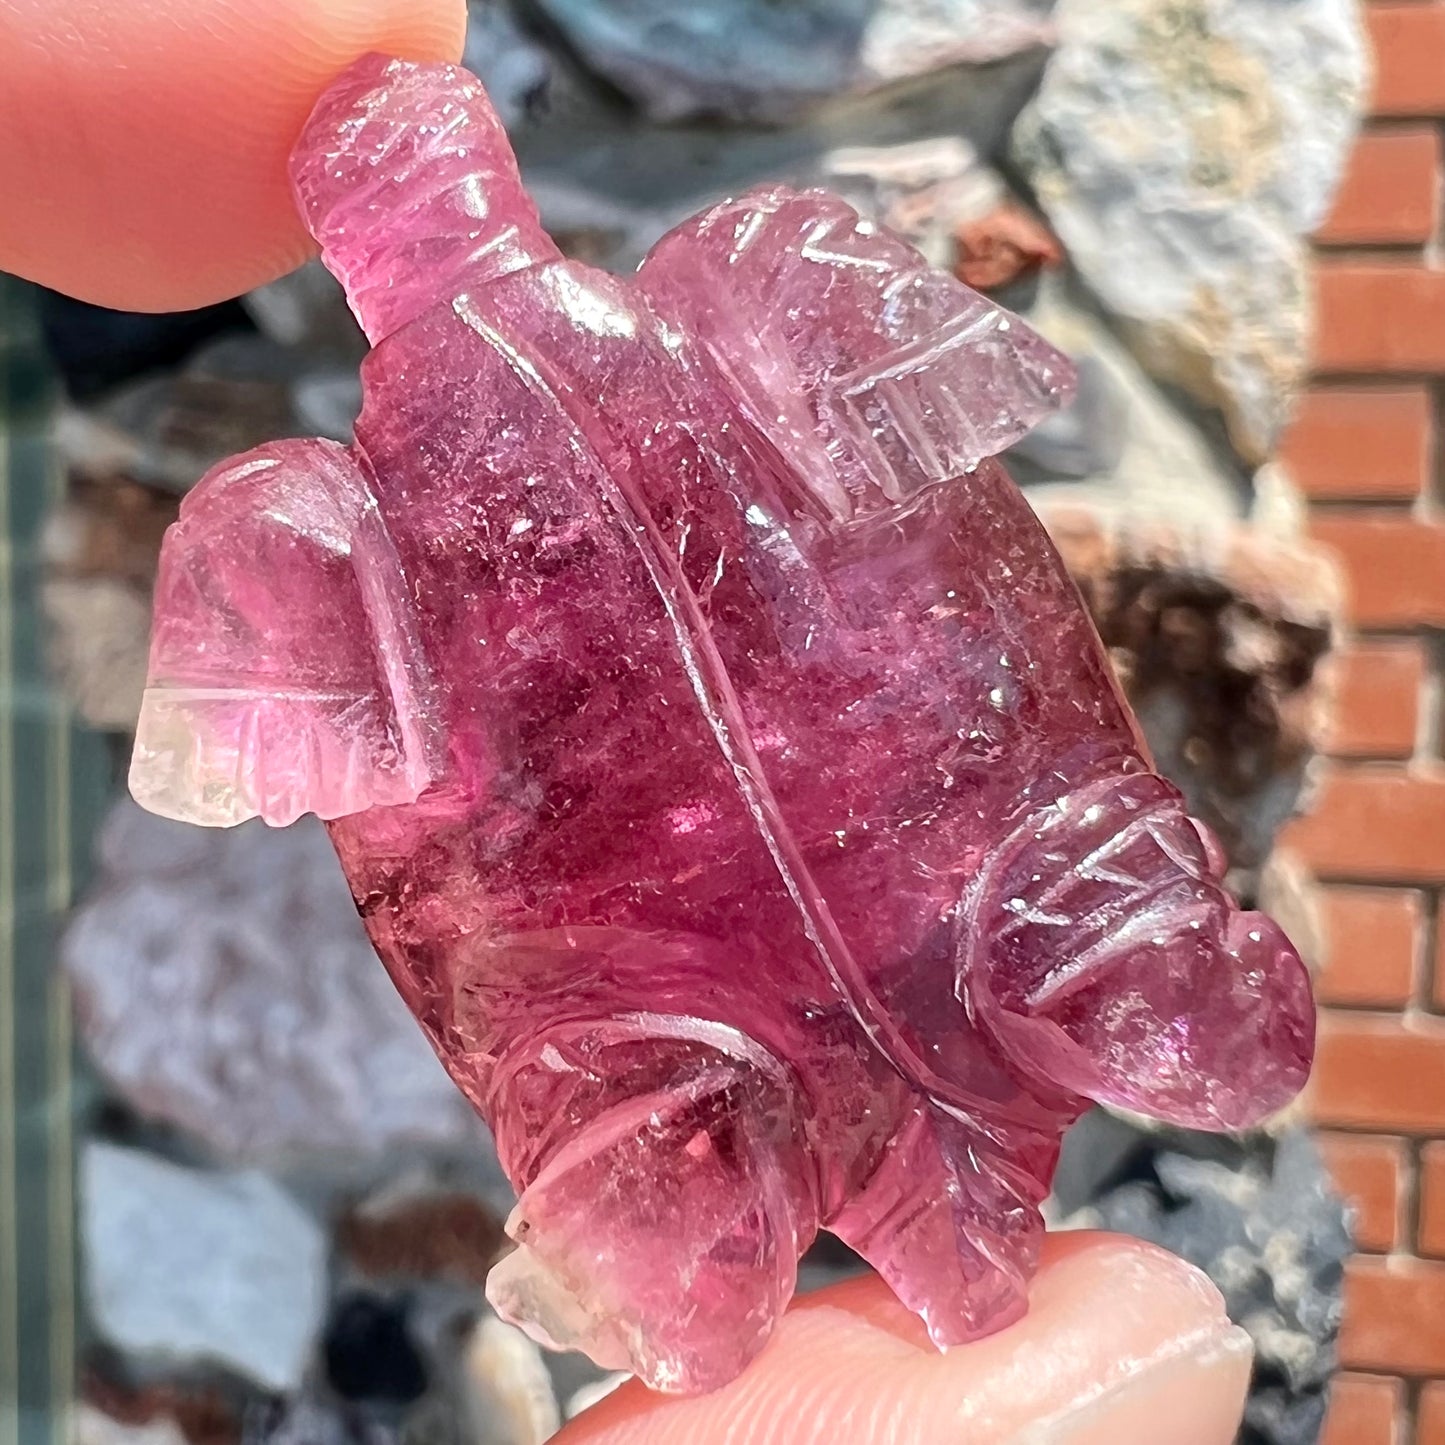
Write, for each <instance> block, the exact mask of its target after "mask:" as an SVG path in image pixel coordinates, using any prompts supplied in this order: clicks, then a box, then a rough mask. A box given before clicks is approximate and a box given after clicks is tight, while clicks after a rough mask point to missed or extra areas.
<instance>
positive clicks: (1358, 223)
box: [1315, 125, 1440, 246]
mask: <svg viewBox="0 0 1445 1445" xmlns="http://www.w3.org/2000/svg"><path fill="white" fill-rule="evenodd" d="M1439 214H1440V135H1439V132H1438V131H1436V130H1435V128H1434V127H1433V126H1423V125H1417V126H1403V127H1400V128H1398V129H1394V130H1388V131H1376V132H1373V133H1366V134H1365V135H1363V136H1361V137H1360V139H1359V141H1358V142H1357V143H1356V145H1355V149H1354V151H1353V153H1352V154H1351V156H1350V159H1349V163H1348V164H1347V165H1346V167H1345V174H1344V178H1343V179H1342V181H1341V182H1340V189H1339V191H1338V192H1337V193H1336V195H1335V204H1334V209H1333V210H1332V211H1331V212H1330V214H1329V217H1328V219H1327V220H1326V221H1325V223H1324V225H1323V226H1321V227H1320V229H1319V231H1318V232H1317V233H1316V236H1315V239H1316V240H1318V241H1320V242H1322V243H1323V244H1325V245H1352V246H1363V245H1405V246H1409V245H1413V246H1419V245H1423V244H1424V243H1425V242H1426V241H1428V240H1429V239H1430V238H1431V236H1433V235H1434V234H1435V224H1436V221H1437V219H1438V217H1439Z"/></svg>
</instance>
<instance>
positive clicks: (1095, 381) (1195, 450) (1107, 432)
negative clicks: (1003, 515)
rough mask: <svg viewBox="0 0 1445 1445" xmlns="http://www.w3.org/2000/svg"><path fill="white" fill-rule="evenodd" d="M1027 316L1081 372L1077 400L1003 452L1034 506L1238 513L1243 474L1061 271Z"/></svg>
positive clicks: (1209, 524) (1128, 512)
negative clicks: (1034, 437) (1072, 290)
mask: <svg viewBox="0 0 1445 1445" xmlns="http://www.w3.org/2000/svg"><path fill="white" fill-rule="evenodd" d="M1028 322H1029V324H1030V325H1031V326H1034V327H1036V328H1037V329H1038V330H1039V331H1040V332H1042V333H1043V335H1045V336H1047V337H1048V339H1049V340H1050V341H1052V342H1053V343H1054V345H1055V346H1058V347H1059V348H1061V349H1062V350H1063V351H1065V352H1066V353H1067V354H1068V355H1069V356H1071V357H1072V358H1073V359H1074V360H1075V362H1076V363H1077V364H1078V365H1079V367H1080V371H1081V374H1082V380H1083V384H1082V385H1081V387H1080V393H1079V399H1078V401H1077V402H1076V403H1075V405H1074V406H1073V407H1071V408H1070V409H1069V410H1067V411H1065V412H1063V413H1061V414H1060V416H1059V417H1058V418H1055V419H1051V420H1050V421H1049V422H1048V423H1046V424H1045V427H1044V428H1042V429H1041V430H1042V432H1043V435H1042V436H1041V437H1040V438H1039V440H1038V441H1031V439H1030V438H1026V439H1025V442H1024V444H1023V445H1021V446H1019V447H1016V448H1015V449H1014V450H1013V451H1012V452H1010V454H1009V457H1008V463H1009V470H1010V472H1011V473H1012V474H1013V476H1014V478H1015V479H1016V480H1017V481H1018V483H1019V484H1020V485H1021V486H1022V487H1023V488H1024V490H1025V492H1026V493H1027V494H1028V496H1029V499H1030V500H1031V501H1032V502H1033V503H1034V504H1035V505H1036V506H1040V507H1045V506H1054V505H1080V506H1084V505H1087V506H1089V507H1091V508H1094V509H1096V510H1098V511H1099V512H1100V513H1102V514H1104V515H1107V516H1110V517H1115V516H1120V517H1129V518H1131V519H1148V518H1158V519H1162V520H1167V521H1169V522H1170V523H1171V524H1176V525H1182V526H1189V527H1206V528H1213V527H1219V526H1223V525H1228V524H1231V523H1234V522H1237V521H1239V520H1241V519H1242V517H1243V515H1244V511H1245V508H1246V503H1247V500H1248V498H1247V492H1246V488H1245V486H1244V484H1243V481H1242V479H1241V476H1240V474H1239V473H1238V472H1237V471H1236V470H1234V469H1233V468H1231V467H1228V466H1226V465H1224V464H1223V463H1222V462H1221V461H1220V459H1219V458H1218V457H1217V456H1216V455H1215V454H1214V453H1213V452H1212V451H1211V449H1210V447H1209V446H1208V444H1207V442H1206V441H1205V439H1204V438H1203V437H1202V436H1201V435H1200V433H1199V430H1198V428H1197V427H1195V426H1194V425H1193V424H1192V423H1191V422H1190V421H1189V420H1188V418H1186V417H1184V416H1183V415H1181V414H1180V411H1179V409H1178V408H1177V407H1176V406H1175V405H1174V404H1173V402H1172V401H1171V399H1170V398H1169V397H1168V396H1167V395H1166V394H1165V392H1164V391H1163V390H1162V389H1161V388H1160V387H1159V386H1158V385H1157V384H1156V383H1155V382H1154V381H1152V380H1151V379H1150V378H1149V377H1148V376H1147V375H1145V373H1144V371H1143V370H1142V369H1141V367H1140V365H1139V363H1138V362H1137V361H1136V360H1135V359H1134V357H1133V356H1131V355H1130V353H1129V351H1128V349H1127V348H1126V347H1125V346H1123V345H1122V344H1121V343H1120V342H1119V340H1118V339H1117V338H1116V337H1115V336H1114V335H1113V333H1112V332H1111V331H1110V330H1109V329H1108V327H1107V326H1105V325H1104V324H1103V323H1102V322H1101V321H1100V320H1099V319H1098V318H1097V317H1095V316H1094V315H1092V314H1091V313H1090V312H1089V311H1087V310H1086V309H1084V308H1083V307H1082V306H1080V305H1078V304H1077V303H1076V302H1075V301H1074V300H1072V299H1071V298H1070V296H1069V295H1068V288H1067V287H1066V285H1065V284H1063V282H1062V281H1060V279H1059V278H1057V277H1048V278H1046V279H1045V281H1044V284H1043V287H1042V290H1041V292H1040V297H1039V300H1038V303H1037V305H1036V306H1034V307H1033V308H1032V309H1031V310H1030V311H1029V313H1028Z"/></svg>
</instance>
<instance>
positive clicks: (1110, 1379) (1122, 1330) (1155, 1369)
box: [556, 1234, 1251, 1445]
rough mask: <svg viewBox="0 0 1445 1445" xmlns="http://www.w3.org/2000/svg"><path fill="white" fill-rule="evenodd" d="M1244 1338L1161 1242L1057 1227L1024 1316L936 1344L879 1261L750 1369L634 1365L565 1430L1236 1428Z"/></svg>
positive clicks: (906, 1443)
mask: <svg viewBox="0 0 1445 1445" xmlns="http://www.w3.org/2000/svg"><path fill="white" fill-rule="evenodd" d="M1250 1359H1251V1350H1250V1344H1249V1338H1248V1336H1247V1335H1245V1334H1244V1332H1243V1331H1242V1330H1239V1329H1236V1328H1235V1327H1234V1326H1233V1325H1231V1324H1230V1322H1229V1320H1228V1318H1227V1317H1226V1316H1225V1313H1224V1303H1223V1301H1222V1300H1221V1299H1220V1297H1219V1294H1218V1292H1217V1291H1216V1290H1215V1288H1214V1286H1213V1285H1211V1284H1210V1283H1209V1281H1208V1280H1206V1279H1205V1278H1204V1276H1203V1275H1201V1274H1200V1273H1199V1272H1198V1271H1197V1270H1195V1269H1194V1268H1193V1267H1192V1266H1190V1265H1187V1264H1184V1263H1183V1262H1182V1261H1180V1260H1178V1259H1175V1258H1174V1257H1173V1256H1172V1255H1169V1254H1165V1253H1164V1252H1163V1251H1162V1250H1159V1249H1156V1248H1154V1247H1153V1246H1152V1245H1146V1244H1141V1243H1139V1242H1138V1241H1136V1240H1126V1239H1119V1238H1115V1237H1111V1236H1108V1235H1097V1234H1061V1235H1055V1236H1052V1237H1050V1238H1049V1239H1048V1240H1047V1241H1046V1243H1045V1247H1044V1259H1043V1265H1042V1267H1041V1269H1040V1270H1039V1274H1038V1276H1037V1278H1036V1280H1035V1281H1034V1287H1033V1290H1032V1293H1031V1300H1030V1309H1029V1313H1028V1315H1027V1317H1026V1318H1024V1319H1023V1320H1021V1321H1019V1323H1018V1324H1016V1325H1012V1326H1010V1327H1009V1328H1008V1329H1006V1330H1002V1331H1000V1332H999V1333H998V1334H996V1335H992V1336H990V1337H989V1338H988V1339H984V1340H980V1341H978V1342H977V1343H975V1344H972V1345H965V1346H963V1347H961V1348H958V1349H955V1350H950V1351H949V1352H948V1353H947V1354H946V1355H939V1354H938V1353H937V1352H936V1351H935V1350H934V1349H933V1347H932V1346H931V1345H930V1344H929V1343H928V1339H927V1336H926V1335H925V1334H924V1332H923V1326H922V1325H921V1324H920V1323H919V1322H918V1320H917V1319H916V1318H915V1317H914V1316H913V1315H911V1314H909V1313H908V1311H907V1310H905V1309H904V1308H903V1306H902V1305H900V1304H899V1303H898V1302H897V1300H895V1299H894V1298H893V1296H892V1295H891V1294H890V1293H889V1292H888V1290H887V1288H886V1287H885V1286H884V1285H883V1284H882V1283H881V1282H880V1281H879V1280H877V1279H875V1278H871V1277H870V1278H865V1279H858V1280H851V1281H849V1282H847V1283H846V1284H842V1285H836V1286H834V1287H833V1288H831V1289H827V1290H823V1291H821V1292H820V1293H818V1294H816V1295H810V1296H808V1297H806V1298H805V1299H803V1300H801V1301H799V1302H798V1303H797V1304H796V1305H795V1306H794V1307H793V1308H792V1309H791V1310H790V1311H789V1312H788V1314H787V1315H786V1316H785V1317H784V1319H783V1321H782V1324H781V1325H780V1326H779V1328H778V1332H777V1335H776V1337H775V1338H774V1340H773V1341H772V1343H771V1344H770V1345H769V1346H768V1348H767V1350H765V1351H764V1353H763V1354H762V1356H761V1357H760V1358H759V1359H758V1360H757V1361H756V1362H755V1363H754V1364H753V1365H752V1367H751V1368H750V1369H749V1370H748V1371H747V1373H746V1374H744V1375H743V1376H742V1377H741V1378H740V1379H738V1380H735V1381H734V1382H733V1383H732V1384H731V1385H729V1386H727V1387H726V1388H725V1389H723V1390H720V1391H718V1392H717V1393H716V1394H713V1395H708V1396H705V1397H701V1398H694V1399H679V1398H668V1397H664V1396H660V1395H653V1394H650V1393H649V1392H648V1391H647V1390H645V1389H644V1388H643V1387H642V1386H641V1385H639V1384H637V1383H636V1382H635V1381H634V1382H630V1383H628V1384H626V1385H624V1386H623V1387H622V1388H621V1389H620V1390H618V1391H616V1392H615V1393H614V1394H612V1395H609V1396H608V1397H607V1398H606V1399H605V1400H603V1401H601V1403H600V1404H598V1405H596V1406H594V1407H593V1408H592V1409H590V1410H588V1411H587V1412H586V1413H585V1414H583V1415H581V1416H579V1417H578V1418H577V1419H576V1420H575V1421H573V1422H572V1424H571V1425H569V1426H567V1428H566V1429H564V1430H563V1431H562V1433H561V1434H560V1435H558V1436H557V1437H556V1441H557V1445H839V1442H843V1441H846V1442H847V1445H940V1442H943V1441H950V1442H952V1441H956V1442H958V1445H1158V1441H1159V1440H1160V1439H1161V1438H1165V1437H1166V1436H1167V1438H1168V1439H1169V1441H1170V1442H1171V1445H1229V1442H1230V1441H1232V1440H1233V1439H1234V1435H1235V1430H1236V1429H1237V1428H1238V1425H1239V1418H1240V1412H1241V1409H1242V1406H1243V1402H1244V1393H1245V1388H1246V1386H1247V1384H1248V1381H1249V1369H1250Z"/></svg>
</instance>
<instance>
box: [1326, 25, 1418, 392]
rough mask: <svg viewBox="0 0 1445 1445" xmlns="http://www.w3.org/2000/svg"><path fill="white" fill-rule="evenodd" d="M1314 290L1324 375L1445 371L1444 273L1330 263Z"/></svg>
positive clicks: (1416, 267)
mask: <svg viewBox="0 0 1445 1445" xmlns="http://www.w3.org/2000/svg"><path fill="white" fill-rule="evenodd" d="M1441 53H1442V54H1445V51H1442V52H1441ZM1436 63H1437V64H1440V62H1439V59H1438V57H1437V58H1436ZM1440 71H1441V74H1442V75H1445V64H1440ZM1315 286H1316V298H1317V316H1316V324H1315V366H1316V368H1317V369H1318V370H1319V371H1321V372H1360V371H1364V372H1373V371H1380V372H1435V371H1445V271H1432V270H1428V269H1426V268H1425V267H1423V266H1413V265H1389V264H1385V263H1379V262H1376V263H1362V262H1355V261H1331V260H1327V261H1322V262H1321V263H1320V264H1319V265H1318V266H1317V267H1316V268H1315Z"/></svg>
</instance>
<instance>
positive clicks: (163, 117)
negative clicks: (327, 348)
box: [0, 0, 466, 311]
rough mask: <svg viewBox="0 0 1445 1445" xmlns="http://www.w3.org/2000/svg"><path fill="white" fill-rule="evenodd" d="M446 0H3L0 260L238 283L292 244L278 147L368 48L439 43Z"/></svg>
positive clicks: (252, 281) (275, 271) (154, 280)
mask: <svg viewBox="0 0 1445 1445" xmlns="http://www.w3.org/2000/svg"><path fill="white" fill-rule="evenodd" d="M465 30H466V8H465V3H464V0H136V3H134V4H131V5H126V6H100V5H95V4H93V3H86V0H11V3H9V4H8V5H5V6H3V7H0V194H3V195H6V196H8V197H12V198H19V203H18V204H12V205H10V206H7V207H6V208H4V210H3V213H0V269H4V270H7V271H11V272H14V273H16V274H19V275H22V276H25V277H27V278H28V279H30V280H34V281H38V282H40V283H41V284H43V285H46V286H50V287H52V288H54V289H56V290H59V291H64V292H66V293H68V294H70V295H73V296H77V297H79V298H81V299H82V300H86V301H92V302H96V303H98V304H101V305H106V306H114V307H119V308H122V309H126V310H136V311H165V310H178V309H183V308H187V307H193V306H201V305H205V304H207V303H209V302H213V301H218V300H221V299H223V298H225V297H228V296H234V295H238V294H240V293H241V292H243V291H246V290H249V289H250V288H252V287H253V286H257V285H259V284H261V283H262V282H265V281H268V280H271V279H272V278H274V277H275V276H278V275H280V274H282V273H283V272H285V271H287V270H290V269H291V268H292V267H293V266H295V265H296V264H298V263H299V262H300V261H301V260H302V259H303V258H304V257H305V256H306V255H307V254H308V253H309V251H310V249H311V247H310V242H309V240H308V238H307V236H306V234H305V231H304V229H303V228H302V225H301V222H300V219H299V217H298V216H297V213H296V209H295V206H294V204H293V202H292V199H291V194H290V188H289V184H288V181H287V176H286V158H287V154H288V152H289V150H290V147H291V144H292V142H293V140H294V139H295V137H296V135H297V133H298V132H299V130H300V128H301V126H302V124H303V122H304V121H305V118H306V116H307V114H308V113H309V111H310V109H311V107H312V105H313V104H314V103H315V101H316V98H317V97H318V96H319V95H320V93H321V92H322V90H324V89H325V87H326V85H327V83H328V82H329V81H330V80H331V79H332V78H333V77H334V76H335V75H337V74H338V73H339V72H340V71H341V70H343V69H344V68H345V67H346V66H347V65H349V64H350V63H351V62H352V61H353V60H355V59H356V58H357V57H359V56H361V55H364V54H366V53H367V52H369V51H380V52H382V53H385V54H392V55H399V56H402V57H403V58H406V59H413V60H455V59H457V58H458V57H459V56H460V54H461V50H462V43H463V40H464V37H465Z"/></svg>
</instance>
